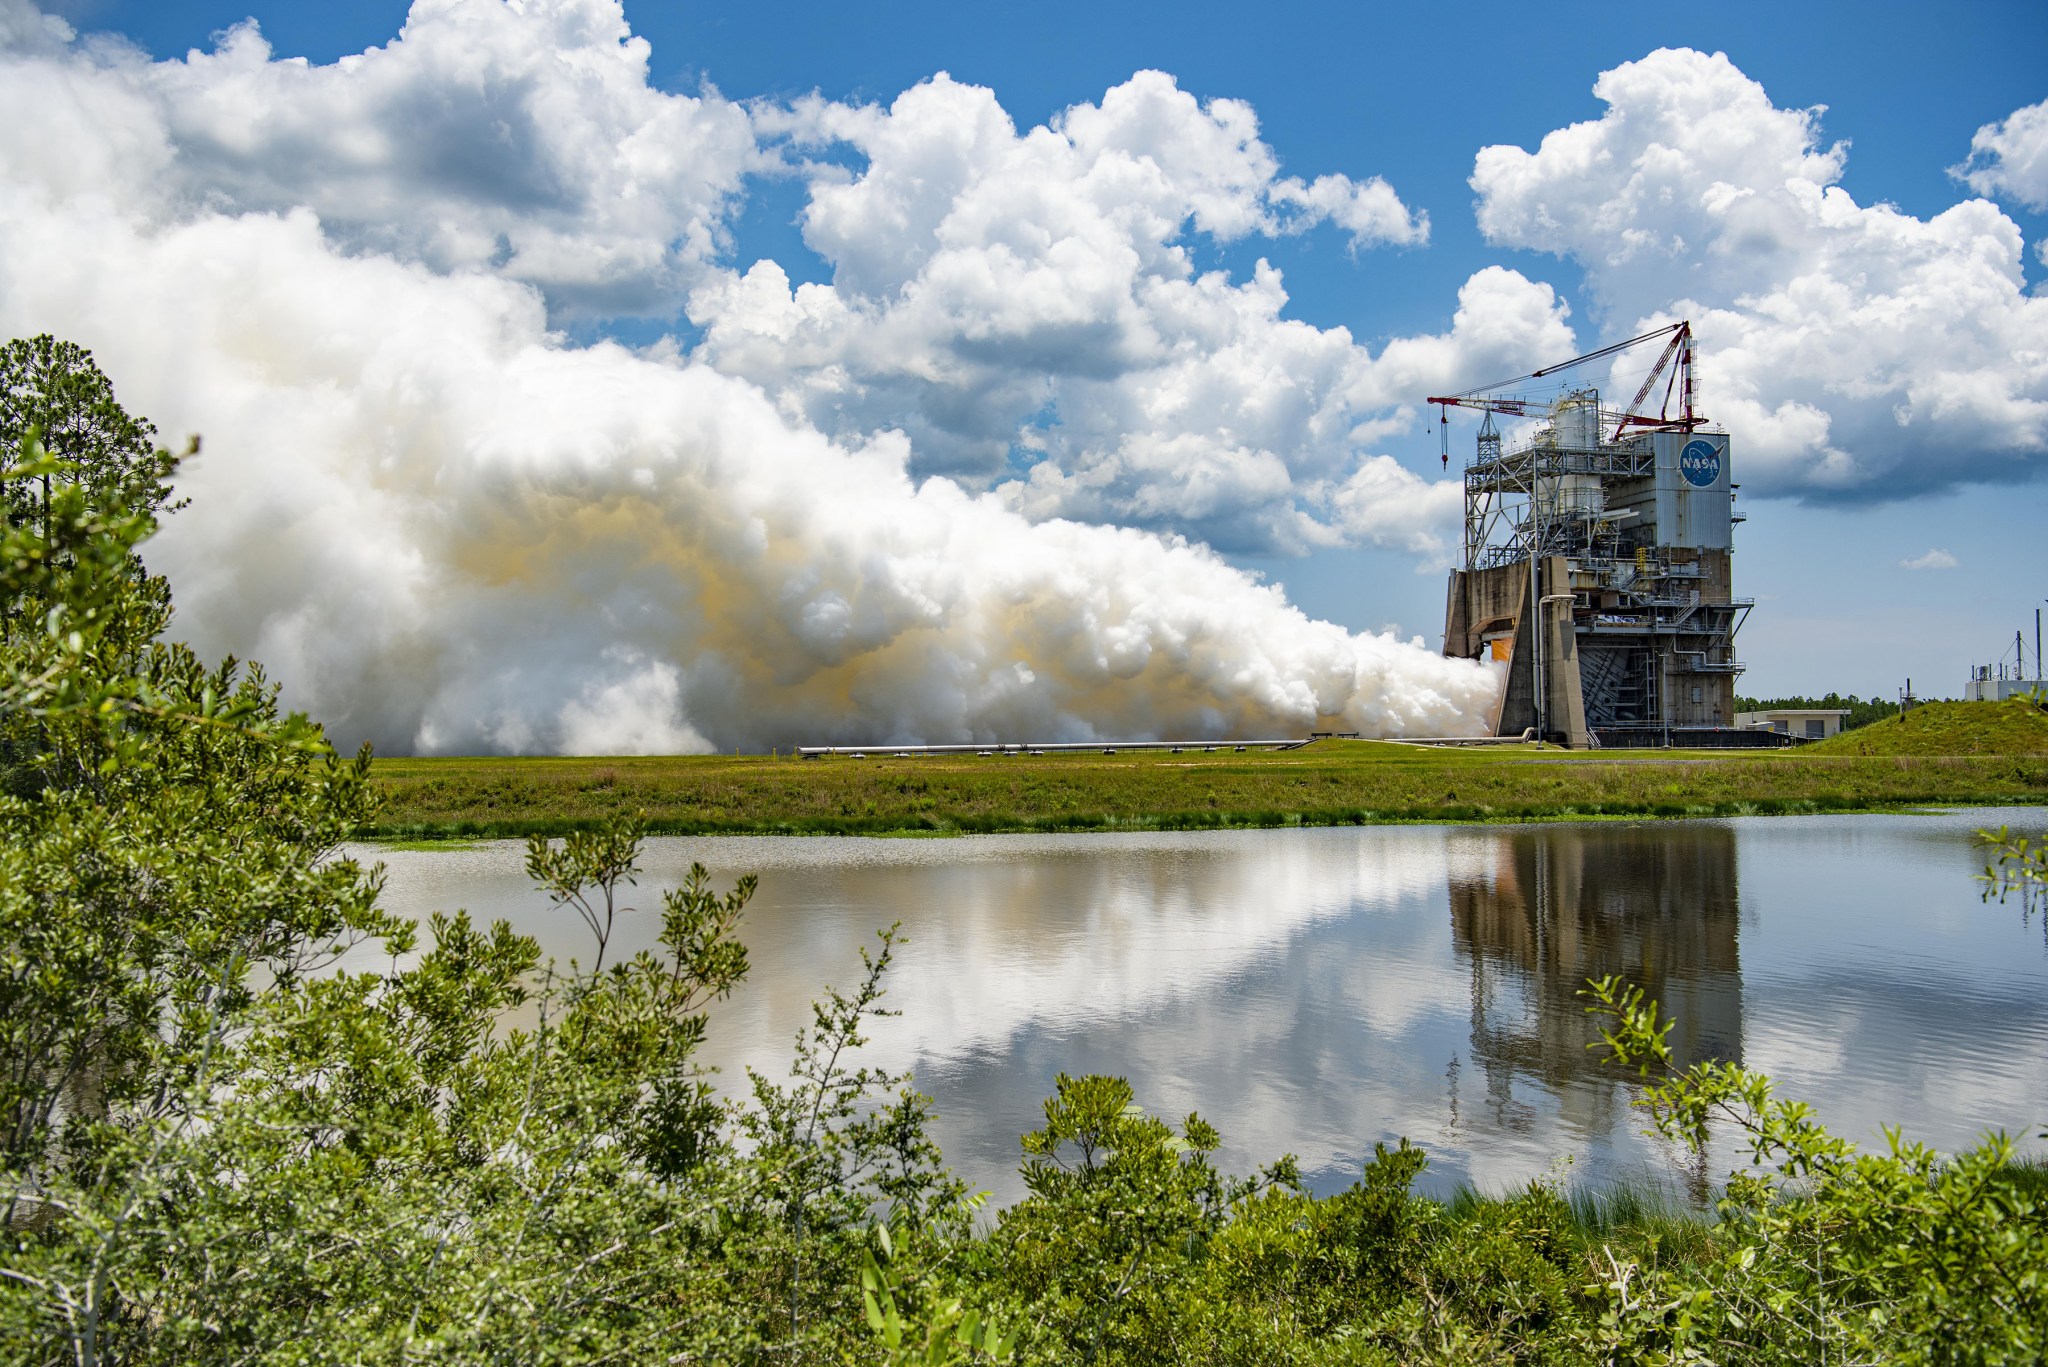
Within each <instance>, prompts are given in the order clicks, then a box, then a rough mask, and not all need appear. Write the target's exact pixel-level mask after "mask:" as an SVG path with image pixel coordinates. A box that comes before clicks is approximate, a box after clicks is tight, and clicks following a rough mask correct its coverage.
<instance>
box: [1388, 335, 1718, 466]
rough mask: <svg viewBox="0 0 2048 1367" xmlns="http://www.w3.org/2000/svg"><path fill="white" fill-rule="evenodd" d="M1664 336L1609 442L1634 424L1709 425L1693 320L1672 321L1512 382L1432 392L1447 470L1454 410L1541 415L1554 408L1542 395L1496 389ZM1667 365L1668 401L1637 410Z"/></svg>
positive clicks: (1666, 427)
mask: <svg viewBox="0 0 2048 1367" xmlns="http://www.w3.org/2000/svg"><path fill="white" fill-rule="evenodd" d="M1659 337H1662V338H1664V339H1666V340H1665V342H1664V350H1663V352H1662V353H1661V354H1659V355H1658V357H1657V364H1655V365H1653V366H1651V367H1650V373H1649V375H1648V376H1647V377H1646V378H1645V379H1644V380H1643V383H1642V387H1641V388H1639V389H1638V390H1636V396H1635V398H1634V399H1633V400H1631V401H1630V403H1629V406H1628V407H1627V408H1626V409H1624V410H1623V411H1622V414H1621V419H1620V421H1618V422H1617V423H1615V425H1614V435H1613V436H1612V437H1610V438H1608V440H1610V441H1620V440H1621V439H1622V437H1623V435H1625V434H1626V433H1627V432H1628V430H1629V429H1630V428H1636V429H1638V430H1640V431H1645V432H1690V431H1693V430H1694V429H1695V428H1697V427H1699V426H1700V425H1701V424H1702V423H1704V422H1705V421H1706V419H1705V418H1702V417H1701V416H1699V414H1698V413H1696V412H1694V411H1693V401H1694V398H1695V397H1696V391H1695V390H1694V388H1693V375H1692V349H1693V347H1692V322H1691V320H1689V319H1688V320H1686V321H1683V322H1677V323H1670V324H1667V325H1666V326H1664V327H1661V328H1656V329H1654V330H1652V331H1650V332H1646V333H1644V334H1643V335H1642V336H1640V337H1631V338H1629V339H1628V340H1627V341H1626V342H1616V343H1614V344H1613V345H1611V346H1604V347H1601V348H1600V349H1599V350H1597V351H1589V352H1587V353H1586V354H1585V355H1583V356H1574V357H1572V358H1571V359H1570V360H1569V361H1559V362H1558V363H1557V364H1556V365H1548V366H1544V367H1543V368H1542V369H1541V370H1532V371H1530V372H1529V373H1528V374H1527V375H1517V376H1515V378H1514V379H1512V380H1502V381H1500V383H1498V384H1488V385H1481V386H1480V387H1479V388H1477V389H1468V390H1466V391H1465V392H1464V393H1462V394H1433V395H1431V396H1430V397H1429V399H1428V402H1430V403H1433V404H1435V405H1436V406H1437V429H1438V433H1439V436H1440V440H1441V445H1442V448H1443V458H1444V465H1445V467H1446V468H1448V467H1449V465H1450V463H1451V436H1450V421H1451V417H1450V410H1451V409H1453V408H1474V409H1478V410H1479V411H1481V412H1484V413H1502V414H1506V415H1507V416H1509V417H1514V418H1526V417H1529V416H1531V415H1532V414H1539V413H1542V412H1544V411H1546V410H1547V409H1548V408H1549V405H1548V404H1547V403H1546V402H1544V401H1543V400H1541V399H1527V398H1520V397H1514V396H1509V395H1494V394H1493V393H1492V391H1494V390H1496V389H1506V388H1507V387H1508V386H1509V385H1511V384H1520V383H1521V382H1522V381H1524V380H1539V379H1542V378H1544V377H1545V376H1549V375H1555V374H1556V373H1557V372H1559V371H1560V370H1569V369H1571V368H1572V367H1573V366H1576V365H1584V364H1585V363H1586V362H1588V361H1597V360H1599V359H1601V358H1602V357H1603V356H1612V355H1614V354H1615V353H1616V352H1618V351H1626V350H1628V349H1629V348H1630V347H1632V346H1638V345H1640V344H1642V343H1644V342H1649V341H1655V340H1656V339H1657V338H1659ZM1674 357H1675V358H1676V359H1677V361H1678V364H1677V365H1676V366H1673V365H1672V364H1671V362H1672V359H1673V358H1674ZM1667 369H1668V370H1670V371H1671V378H1670V379H1669V380H1667V381H1666V382H1665V384H1664V401H1663V403H1662V404H1660V405H1659V407H1658V410H1657V416H1656V417H1654V418H1653V417H1650V416H1648V415H1646V414H1644V413H1642V412H1639V411H1638V410H1640V409H1641V408H1642V406H1643V400H1645V399H1647V398H1648V397H1649V396H1650V391H1651V389H1653V388H1655V387H1656V384H1657V380H1658V377H1659V376H1661V375H1663V374H1664V372H1665V371H1666V370H1667ZM1674 390H1676V391H1677V394H1678V416H1677V417H1672V416H1671V415H1670V414H1671V397H1672V392H1673V391H1674Z"/></svg>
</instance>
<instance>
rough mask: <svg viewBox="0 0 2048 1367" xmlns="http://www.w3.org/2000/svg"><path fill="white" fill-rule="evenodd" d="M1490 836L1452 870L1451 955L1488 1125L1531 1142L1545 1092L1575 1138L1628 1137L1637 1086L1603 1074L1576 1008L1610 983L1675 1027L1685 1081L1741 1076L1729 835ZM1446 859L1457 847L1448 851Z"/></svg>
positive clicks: (1598, 1052) (1587, 832) (1617, 829)
mask: <svg viewBox="0 0 2048 1367" xmlns="http://www.w3.org/2000/svg"><path fill="white" fill-rule="evenodd" d="M1675 835H1678V832H1676V831H1674V829H1673V828H1671V827H1653V826H1613V825H1605V826H1603V825H1585V826H1545V827H1536V828H1532V829H1525V830H1514V831H1505V832H1502V831H1494V832H1486V833H1484V834H1481V835H1479V836H1477V837H1476V838H1473V839H1471V842H1470V843H1471V845H1472V849H1471V850H1470V851H1469V853H1468V857H1467V858H1464V859H1453V860H1452V861H1451V864H1450V868H1451V872H1450V878H1449V884H1450V887H1449V893H1450V907H1451V937H1452V943H1453V945H1454V946H1455V948H1456V951H1457V953H1458V955H1459V957H1460V959H1461V961H1463V962H1464V963H1465V965H1466V966H1467V967H1468V969H1469V971H1470V974H1471V1006H1472V1030H1471V1041H1470V1048H1471V1055H1472V1059H1473V1063H1474V1064H1475V1066H1476V1067H1477V1068H1478V1069H1479V1071H1480V1079H1479V1080H1480V1081H1482V1082H1483V1085H1484V1095H1485V1102H1486V1105H1487V1107H1488V1111H1489V1114H1490V1115H1491V1117H1492V1119H1493V1122H1494V1123H1495V1124H1497V1125H1499V1126H1501V1127H1504V1128H1510V1129H1517V1130H1527V1129H1529V1128H1530V1127H1531V1126H1533V1125H1534V1124H1535V1123H1536V1118H1537V1112H1536V1107H1535V1104H1534V1103H1533V1102H1531V1101H1528V1100H1517V1099H1516V1097H1515V1083H1516V1081H1517V1080H1518V1079H1524V1080H1525V1079H1532V1078H1533V1079H1541V1080H1542V1082H1543V1083H1544V1084H1545V1085H1546V1087H1547V1088H1548V1090H1549V1092H1550V1093H1551V1094H1552V1095H1554V1096H1555V1097H1556V1098H1557V1099H1558V1103H1557V1104H1558V1105H1559V1106H1560V1107H1562V1108H1563V1110H1565V1111H1566V1112H1568V1113H1571V1114H1572V1116H1573V1119H1574V1120H1575V1121H1576V1123H1578V1124H1579V1125H1581V1126H1583V1127H1585V1128H1589V1129H1597V1128H1607V1127H1610V1126H1612V1125H1615V1124H1619V1123H1622V1122H1623V1120H1624V1119H1625V1116H1626V1108H1627V1102H1628V1094H1626V1089H1625V1088H1624V1086H1623V1085H1622V1084H1623V1083H1624V1082H1625V1081H1626V1080H1628V1079H1630V1078H1632V1077H1633V1076H1634V1075H1633V1073H1632V1072H1630V1071H1629V1070H1625V1069H1620V1068H1617V1067H1615V1066H1614V1065H1613V1064H1611V1063H1607V1062H1606V1061H1605V1060H1606V1052H1607V1051H1606V1050H1605V1048H1604V1047H1602V1046H1601V1041H1600V1030H1601V1022H1600V1020H1599V1019H1598V1018H1597V1017H1594V1016H1591V1015H1589V1014H1588V1013H1587V1011H1586V1009H1585V1008H1586V1001H1585V999H1584V998H1582V997H1581V996H1580V995H1579V993H1580V990H1581V989H1582V988H1584V987H1585V985H1586V982H1587V980H1588V979H1591V978H1604V977H1609V976H1614V977H1618V978H1620V979H1622V980H1623V981H1624V982H1627V983H1631V984H1635V985H1637V986H1640V987H1641V988H1642V989H1643V990H1644V991H1645V992H1646V993H1648V994H1649V996H1650V997H1651V998H1653V999H1654V1000H1656V1001H1657V1002H1659V1003H1660V1004H1661V1005H1662V1006H1663V1008H1664V1010H1665V1012H1666V1013H1667V1014H1669V1015H1673V1016H1675V1017H1676V1019H1677V1026H1676V1028H1674V1029H1673V1031H1672V1033H1671V1036H1670V1039H1671V1044H1672V1050H1673V1054H1674V1057H1675V1058H1676V1060H1677V1062H1678V1063H1679V1065H1680V1066H1681V1067H1683V1066H1687V1065H1690V1064H1692V1063H1694V1062H1696V1061H1699V1060H1702V1059H1713V1060H1716V1061H1723V1062H1734V1063H1739V1062H1741V1060H1742V962H1741V957H1740V952H1739V948H1738V941H1739V930H1740V921H1741V910H1740V905H1739V899H1738V897H1737V874H1736V858H1735V848H1736V838H1735V832H1734V831H1733V830H1731V829H1729V828H1728V827H1726V826H1721V825H1700V826H1696V827H1688V828H1684V829H1683V833H1682V835H1678V838H1674V836H1675ZM1454 843H1462V842H1455V841H1454Z"/></svg>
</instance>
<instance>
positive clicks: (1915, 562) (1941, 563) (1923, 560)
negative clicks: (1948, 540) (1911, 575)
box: [1899, 546, 1961, 570]
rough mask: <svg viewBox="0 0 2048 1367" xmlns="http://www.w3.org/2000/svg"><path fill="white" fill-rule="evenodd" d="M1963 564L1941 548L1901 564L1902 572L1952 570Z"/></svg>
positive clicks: (1905, 560)
mask: <svg viewBox="0 0 2048 1367" xmlns="http://www.w3.org/2000/svg"><path fill="white" fill-rule="evenodd" d="M1960 563H1961V562H1960V561H1958V560H1957V559H1956V558H1955V557H1954V556H1952V555H1950V554H1949V553H1948V552H1947V551H1945V550H1942V549H1941V548H1940V547H1939V546H1937V547H1935V548H1934V549H1932V550H1929V551H1926V552H1924V553H1922V554H1920V555H1915V556H1909V557H1907V558H1906V559H1904V560H1901V561H1900V562H1899V568H1900V569H1902V570H1952V569H1954V568H1955V567H1956V566H1957V565H1958V564H1960Z"/></svg>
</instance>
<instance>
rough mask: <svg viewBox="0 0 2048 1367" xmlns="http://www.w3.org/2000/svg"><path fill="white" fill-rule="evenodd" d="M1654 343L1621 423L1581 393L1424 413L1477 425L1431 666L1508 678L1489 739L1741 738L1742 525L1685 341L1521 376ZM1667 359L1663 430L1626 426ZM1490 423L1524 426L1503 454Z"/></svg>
mask: <svg viewBox="0 0 2048 1367" xmlns="http://www.w3.org/2000/svg"><path fill="white" fill-rule="evenodd" d="M1666 336H1668V338H1669V340H1668V342H1667V345H1666V347H1665V349H1664V354H1663V356H1662V358H1660V360H1659V361H1658V363H1657V365H1656V367H1655V368H1654V369H1653V370H1652V371H1651V372H1650V377H1649V379H1648V380H1646V381H1645V382H1644V384H1643V387H1642V389H1641V390H1640V391H1639V392H1638V393H1637V395H1636V400H1635V403H1634V404H1632V405H1631V406H1630V407H1629V408H1628V409H1626V410H1613V409H1603V408H1602V407H1601V404H1600V394H1599V391H1598V390H1595V389H1590V388H1586V389H1575V390H1572V391H1569V392H1567V393H1565V394H1564V395H1562V396H1561V397H1559V398H1557V399H1555V400H1553V401H1551V402H1549V403H1547V404H1546V403H1541V402H1538V401H1533V400H1529V399H1523V398H1509V397H1502V396H1494V395H1490V394H1489V393H1488V391H1468V392H1467V393H1465V394H1461V395H1454V396H1447V397H1441V398H1432V399H1431V400H1430V402H1431V403H1435V404H1439V405H1443V406H1445V407H1449V406H1458V407H1467V408H1480V409H1483V410H1485V414H1486V417H1485V421H1484V422H1483V423H1482V424H1481V426H1480V429H1479V441H1478V449H1477V451H1476V452H1475V454H1474V458H1473V460H1472V462H1471V463H1470V464H1469V465H1467V466H1466V467H1465V539H1464V563H1463V565H1462V566H1461V567H1460V568H1458V569H1456V570H1453V571H1452V572H1451V581H1450V586H1449V588H1450V591H1449V597H1448V601H1447V604H1446V608H1445V613H1444V653H1445V654H1446V655H1453V656H1459V657H1463V658H1466V659H1482V658H1484V659H1493V660H1498V661H1502V662H1504V663H1505V664H1506V665H1507V675H1508V677H1507V686H1506V688H1505V689H1504V691H1503V694H1502V697H1501V704H1500V711H1499V714H1498V716H1497V717H1496V718H1495V726H1494V730H1495V733H1496V734H1499V735H1518V734H1520V733H1521V732H1523V731H1524V730H1527V729H1530V728H1534V729H1536V730H1537V731H1538V732H1539V733H1541V735H1542V736H1543V737H1544V738H1545V739H1547V740H1555V741H1560V742H1562V743H1564V744H1567V745H1572V746H1585V745H1594V744H1598V745H1607V746H1639V745H1718V744H1739V743H1743V742H1745V741H1749V740H1751V739H1754V738H1753V737H1751V736H1749V735H1748V734H1747V733H1744V732H1736V731H1732V730H1731V729H1729V728H1732V726H1733V723H1734V718H1735V676H1736V675H1737V674H1739V673H1741V672H1742V665H1741V663H1740V662H1739V661H1738V660H1737V659H1736V658H1735V634H1736V632H1737V631H1738V630H1739V629H1740V628H1741V626H1742V622H1743V619H1744V618H1745V617H1746V616H1747V615H1748V613H1749V610H1750V608H1751V607H1752V606H1753V603H1752V601H1751V600H1749V599H1743V598H1736V597H1735V596H1734V595H1733V592H1732V577H1731V564H1730V561H1731V555H1732V550H1733V538H1732V533H1733V529H1734V524H1735V523H1737V522H1739V521H1741V518H1740V517H1738V516H1737V515H1736V514H1735V510H1734V490H1735V486H1734V484H1733V483H1732V482H1731V481H1730V477H1729V475H1730V471H1729V442H1728V436H1727V434H1726V433H1724V432H1714V431H1708V430H1706V428H1705V423H1704V421H1703V420H1702V419H1700V418H1698V417H1697V416H1695V414H1694V412H1693V407H1692V398H1693V388H1692V366H1691V361H1692V345H1691V341H1692V338H1691V329H1690V327H1689V326H1688V325H1686V324H1683V323H1680V324H1676V325H1674V326H1673V327H1671V328H1667V329H1659V330H1658V331H1657V332H1653V333H1649V334H1646V335H1645V336H1643V337H1638V338H1635V339H1633V340H1632V341H1630V342H1625V343H1621V344H1619V345H1618V346H1615V347H1608V348H1603V349H1602V350H1600V351H1596V352H1592V353H1590V354H1589V355H1588V356H1583V357H1578V358H1575V359H1574V360H1572V361H1567V362H1565V363H1564V364H1562V365H1557V366H1550V367H1547V368H1546V369H1545V370H1543V371H1538V372H1535V375H1534V376H1523V377H1521V378H1522V379H1530V378H1535V376H1541V375H1545V374H1553V373H1555V372H1557V371H1560V370H1563V369H1565V368H1567V367H1568V366H1572V365H1576V364H1578V363H1580V362H1581V361H1586V360H1591V359H1595V358H1598V357H1603V356H1607V355H1611V354H1613V353H1614V352H1615V351H1618V350H1620V349H1622V348H1623V347H1626V346H1631V345H1634V344H1635V343H1637V342H1642V341H1647V340H1650V339H1652V338H1662V337H1666ZM1674 358H1676V360H1677V361H1678V367H1677V369H1676V371H1675V372H1674V373H1673V375H1672V387H1673V388H1676V389H1677V391H1678V395H1679V397H1680V399H1681V401H1682V406H1681V409H1680V412H1679V414H1678V415H1677V416H1676V417H1671V416H1667V415H1665V414H1664V413H1659V414H1658V415H1657V416H1656V417H1645V416H1642V415H1641V414H1639V413H1638V412H1637V411H1636V410H1638V409H1640V408H1641V407H1642V404H1643V400H1644V397H1645V396H1646V395H1647V394H1648V392H1649V390H1650V389H1651V387H1652V385H1653V384H1654V382H1655V381H1656V380H1657V378H1658V377H1659V376H1660V375H1661V374H1662V373H1663V372H1664V370H1665V369H1666V367H1667V365H1669V363H1670V362H1671V361H1672V360H1673V359H1674ZM1507 383H1508V384H1515V383H1518V381H1508V382H1507ZM1502 387H1503V386H1499V385H1496V386H1491V387H1490V388H1491V389H1499V388H1502ZM1669 402H1670V390H1669V389H1667V393H1666V404H1667V406H1668V404H1669ZM1496 413H1503V414H1508V415H1512V416H1521V417H1533V418H1536V419H1537V420H1538V424H1539V425H1538V426H1537V427H1536V429H1535V430H1534V431H1533V432H1532V433H1530V434H1528V437H1527V439H1526V440H1524V441H1521V442H1519V443H1517V444H1516V445H1514V447H1513V448H1512V449H1504V444H1503V442H1502V440H1501V436H1500V433H1499V430H1498V429H1497V428H1496V427H1495V426H1494V421H1493V419H1494V414H1496Z"/></svg>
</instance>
